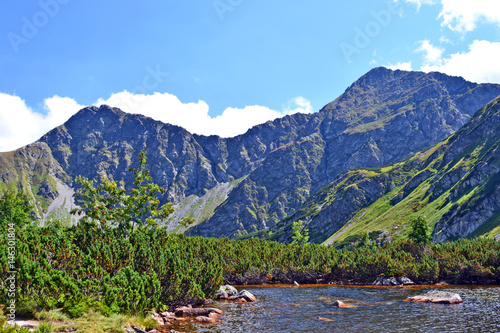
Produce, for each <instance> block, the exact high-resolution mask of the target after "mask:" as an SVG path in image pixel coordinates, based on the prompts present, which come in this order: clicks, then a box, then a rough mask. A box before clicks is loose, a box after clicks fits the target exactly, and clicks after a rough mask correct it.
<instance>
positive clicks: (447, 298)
mask: <svg viewBox="0 0 500 333" xmlns="http://www.w3.org/2000/svg"><path fill="white" fill-rule="evenodd" d="M405 301H407V302H425V303H439V304H459V303H463V301H462V298H461V297H460V295H459V294H456V293H451V292H447V291H439V290H431V291H429V292H428V293H426V294H424V295H417V296H413V297H408V298H407V299H406V300H405Z"/></svg>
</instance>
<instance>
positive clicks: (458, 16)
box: [439, 0, 500, 33]
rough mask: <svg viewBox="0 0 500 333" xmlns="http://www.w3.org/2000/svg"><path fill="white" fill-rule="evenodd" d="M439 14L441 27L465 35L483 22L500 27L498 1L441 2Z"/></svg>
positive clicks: (450, 0)
mask: <svg viewBox="0 0 500 333" xmlns="http://www.w3.org/2000/svg"><path fill="white" fill-rule="evenodd" d="M441 4H442V5H443V9H442V10H441V13H440V14H439V17H440V18H442V20H443V22H442V25H443V26H447V27H448V28H450V29H451V30H454V31H458V32H461V33H465V32H467V31H472V30H474V29H475V28H476V26H477V23H478V22H480V21H485V22H488V23H493V24H497V25H499V26H500V2H499V1H498V0H474V1H470V0H441Z"/></svg>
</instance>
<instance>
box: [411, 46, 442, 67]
mask: <svg viewBox="0 0 500 333" xmlns="http://www.w3.org/2000/svg"><path fill="white" fill-rule="evenodd" d="M419 43H420V46H419V47H418V48H417V49H416V50H415V52H422V53H425V56H424V61H425V64H426V65H440V64H441V61H442V56H443V52H444V49H440V48H439V47H436V46H433V45H432V44H431V43H430V42H429V41H428V40H423V41H420V42H419Z"/></svg>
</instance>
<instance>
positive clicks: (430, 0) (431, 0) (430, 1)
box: [405, 0, 436, 9]
mask: <svg viewBox="0 0 500 333" xmlns="http://www.w3.org/2000/svg"><path fill="white" fill-rule="evenodd" d="M405 1H406V2H408V3H411V4H413V5H416V6H417V9H420V7H421V6H422V5H434V4H435V3H436V0H405Z"/></svg>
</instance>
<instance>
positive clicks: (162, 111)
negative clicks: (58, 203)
mask: <svg viewBox="0 0 500 333" xmlns="http://www.w3.org/2000/svg"><path fill="white" fill-rule="evenodd" d="M102 104H107V105H110V106H114V107H119V108H120V109H122V110H123V111H125V112H130V113H138V114H143V115H145V116H148V117H151V118H153V119H156V120H160V121H162V122H166V123H170V124H174V125H178V126H182V127H184V128H186V129H187V130H188V131H190V132H192V133H197V134H203V135H212V134H216V135H219V136H223V137H231V136H235V135H238V134H243V133H244V132H246V131H247V130H248V129H249V128H250V127H252V126H255V125H258V124H261V123H264V122H266V121H269V120H274V119H276V118H279V117H283V116H285V115H289V114H294V113H297V112H302V113H311V112H312V111H313V109H312V106H311V103H310V102H309V101H308V100H307V99H305V98H304V97H296V98H294V99H292V100H291V101H290V102H289V103H288V104H287V105H286V106H284V107H283V109H282V110H281V111H276V110H272V109H270V108H268V107H265V106H258V105H253V106H246V107H244V108H241V109H240V108H227V109H226V110H224V112H223V113H222V114H221V115H219V116H216V117H214V118H212V117H211V116H210V115H209V114H208V110H209V106H208V104H207V103H205V102H204V101H198V102H197V103H182V102H181V101H180V100H179V99H178V98H177V97H176V96H174V95H172V94H168V93H164V94H161V93H154V94H151V95H141V94H132V93H129V92H127V91H123V92H120V93H117V94H113V95H111V97H109V98H108V99H107V100H104V99H99V100H98V101H97V102H96V103H95V105H102ZM0 105H1V106H2V107H1V108H0V151H10V150H14V149H17V148H19V147H22V146H24V145H26V144H29V143H32V142H34V141H36V140H38V139H39V138H40V137H41V136H42V135H43V134H45V133H46V132H48V131H49V130H51V129H52V128H54V127H56V126H58V125H61V124H63V123H64V122H65V121H66V120H68V119H69V118H70V117H71V116H72V115H73V114H75V113H76V112H77V111H78V110H80V109H82V108H83V107H84V106H82V105H79V104H78V103H77V102H76V101H75V100H74V99H71V98H67V97H66V98H62V97H59V96H54V97H51V98H47V99H45V100H44V104H43V109H44V111H45V112H44V113H45V115H42V114H41V113H40V112H37V111H35V110H33V109H32V108H31V107H29V106H28V105H26V103H25V101H24V100H22V99H21V98H20V97H18V96H12V95H8V94H2V93H0Z"/></svg>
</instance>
